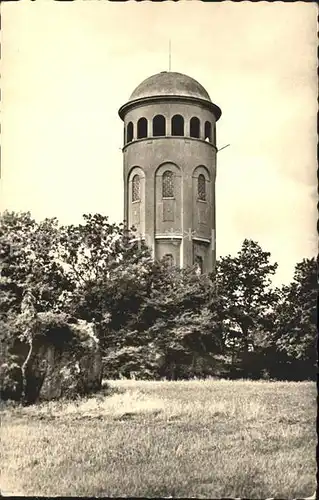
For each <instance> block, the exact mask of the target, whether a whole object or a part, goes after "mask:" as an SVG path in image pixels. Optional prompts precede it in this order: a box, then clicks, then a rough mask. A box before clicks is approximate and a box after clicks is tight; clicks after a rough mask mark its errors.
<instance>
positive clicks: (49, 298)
mask: <svg viewBox="0 0 319 500" xmlns="http://www.w3.org/2000/svg"><path fill="white" fill-rule="evenodd" d="M58 232H59V230H58V221H57V220H56V219H45V220H44V221H42V222H40V223H37V222H36V221H35V220H34V219H32V218H31V215H30V213H28V212H22V213H15V212H8V211H6V212H4V213H3V214H2V215H1V216H0V261H1V279H0V299H1V301H0V304H1V305H0V314H1V315H4V316H5V315H6V314H7V313H8V312H11V313H13V312H16V313H19V312H20V308H21V304H22V300H23V296H24V294H25V293H26V292H27V291H29V292H30V293H32V295H33V297H34V299H35V304H34V306H35V309H36V311H46V310H49V309H51V308H52V307H54V306H55V304H56V303H57V301H58V299H59V297H60V295H61V293H62V291H63V290H66V289H68V288H69V283H68V282H67V280H66V277H65V273H64V270H63V267H62V265H61V263H60V262H59V261H58V260H57V243H58Z"/></svg>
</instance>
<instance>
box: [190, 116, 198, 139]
mask: <svg viewBox="0 0 319 500" xmlns="http://www.w3.org/2000/svg"><path fill="white" fill-rule="evenodd" d="M189 128H190V136H191V137H197V138H199V133H200V121H199V119H198V118H196V116H194V117H193V118H191V121H190V124H189Z"/></svg>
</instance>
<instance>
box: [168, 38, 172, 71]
mask: <svg viewBox="0 0 319 500" xmlns="http://www.w3.org/2000/svg"><path fill="white" fill-rule="evenodd" d="M171 65H172V50H171V39H169V42H168V71H171Z"/></svg>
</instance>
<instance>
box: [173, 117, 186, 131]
mask: <svg viewBox="0 0 319 500" xmlns="http://www.w3.org/2000/svg"><path fill="white" fill-rule="evenodd" d="M172 135H178V136H183V135H184V118H183V117H182V116H181V115H174V116H173V118H172Z"/></svg>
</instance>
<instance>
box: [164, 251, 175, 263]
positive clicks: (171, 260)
mask: <svg viewBox="0 0 319 500" xmlns="http://www.w3.org/2000/svg"><path fill="white" fill-rule="evenodd" d="M163 260H164V261H165V262H166V263H167V265H168V266H173V265H174V258H173V255H172V254H171V253H167V254H165V255H164V257H163Z"/></svg>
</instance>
